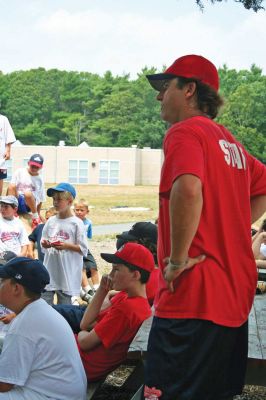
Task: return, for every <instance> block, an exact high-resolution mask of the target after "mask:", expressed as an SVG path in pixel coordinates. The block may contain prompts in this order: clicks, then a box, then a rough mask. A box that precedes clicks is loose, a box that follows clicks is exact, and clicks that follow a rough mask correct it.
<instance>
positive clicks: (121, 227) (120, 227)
mask: <svg viewBox="0 0 266 400" xmlns="http://www.w3.org/2000/svg"><path fill="white" fill-rule="evenodd" d="M134 224H135V222H127V223H125V224H110V225H93V226H92V237H93V236H97V235H111V234H119V233H122V232H124V231H129V229H130V228H131V227H132V225H134Z"/></svg>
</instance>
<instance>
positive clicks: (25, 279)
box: [0, 257, 50, 294]
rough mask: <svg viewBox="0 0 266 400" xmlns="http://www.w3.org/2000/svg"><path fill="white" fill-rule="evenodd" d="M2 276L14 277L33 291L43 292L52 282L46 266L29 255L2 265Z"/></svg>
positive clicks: (0, 273)
mask: <svg viewBox="0 0 266 400" xmlns="http://www.w3.org/2000/svg"><path fill="white" fill-rule="evenodd" d="M0 278H5V279H9V278H13V279H15V280H16V281H17V282H18V283H20V284H21V285H22V286H25V287H26V288H27V289H29V290H30V291H31V292H34V293H38V294H41V293H42V292H43V291H44V288H45V286H46V285H47V284H48V283H49V282H50V276H49V273H48V271H47V269H46V268H45V266H44V265H43V264H42V263H41V261H39V260H33V259H32V258H28V257H15V258H12V259H11V260H10V261H8V262H7V263H6V264H4V265H3V264H2V265H0Z"/></svg>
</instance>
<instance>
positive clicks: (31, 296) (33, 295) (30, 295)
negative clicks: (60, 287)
mask: <svg viewBox="0 0 266 400" xmlns="http://www.w3.org/2000/svg"><path fill="white" fill-rule="evenodd" d="M10 282H11V284H12V285H15V284H16V283H19V281H17V280H16V279H15V278H10ZM19 284H20V285H21V286H23V288H24V292H25V294H26V296H27V297H28V298H29V299H31V300H38V299H39V298H40V297H41V294H40V293H35V292H32V291H31V290H30V289H28V288H27V287H26V286H24V285H22V284H21V283H19Z"/></svg>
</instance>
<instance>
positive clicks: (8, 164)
mask: <svg viewBox="0 0 266 400" xmlns="http://www.w3.org/2000/svg"><path fill="white" fill-rule="evenodd" d="M6 171H7V177H6V179H5V180H6V181H8V182H10V181H11V178H12V159H11V158H10V159H9V160H7V161H6Z"/></svg>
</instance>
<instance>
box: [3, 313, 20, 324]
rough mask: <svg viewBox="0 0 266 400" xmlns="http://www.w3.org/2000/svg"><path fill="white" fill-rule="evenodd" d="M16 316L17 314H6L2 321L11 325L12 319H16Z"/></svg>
mask: <svg viewBox="0 0 266 400" xmlns="http://www.w3.org/2000/svg"><path fill="white" fill-rule="evenodd" d="M15 316H16V314H15V313H10V314H5V315H3V316H2V317H0V321H1V322H3V323H4V324H9V323H10V322H11V321H12V319H14V318H15Z"/></svg>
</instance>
